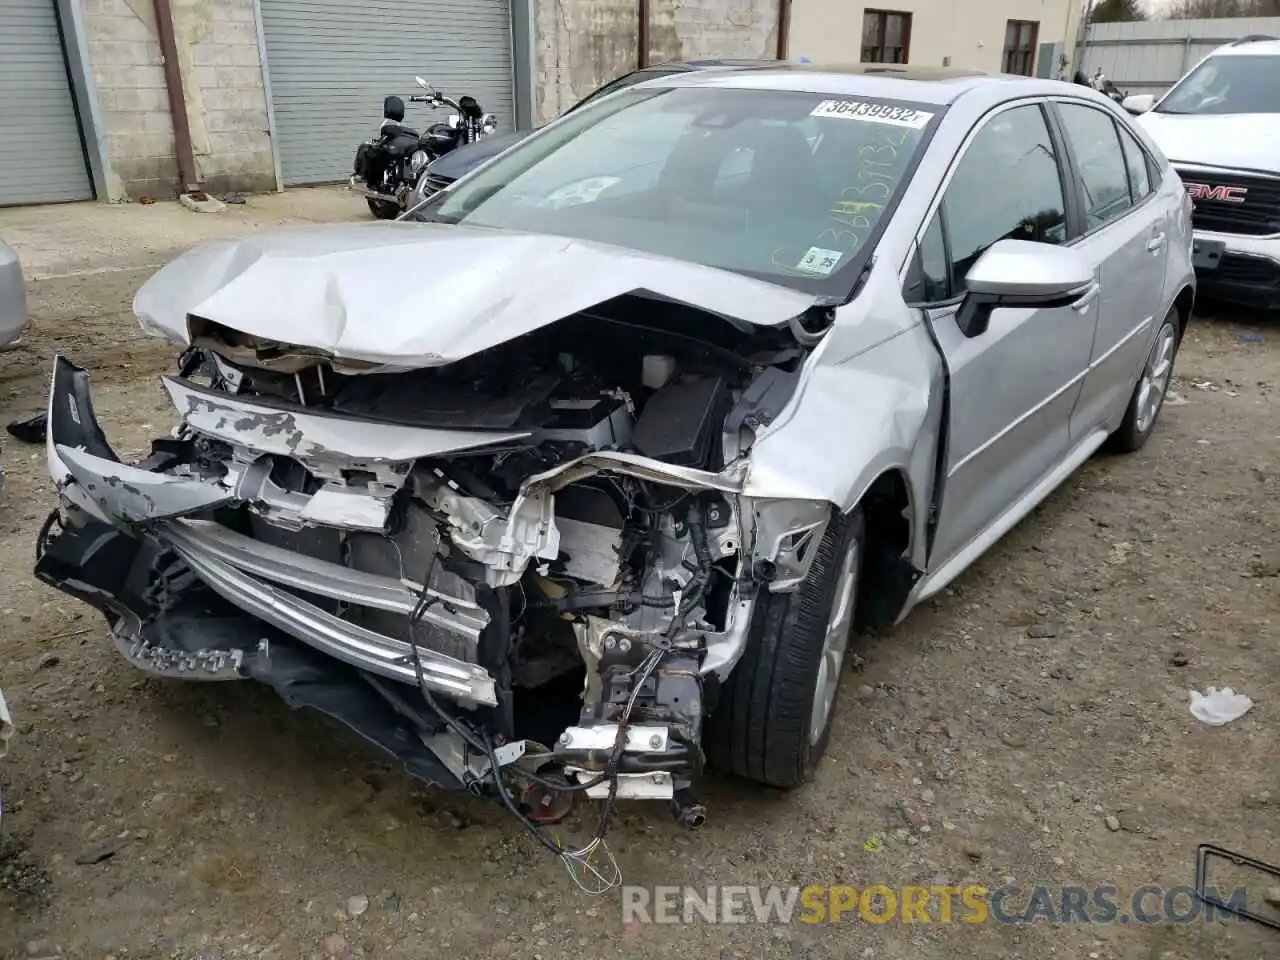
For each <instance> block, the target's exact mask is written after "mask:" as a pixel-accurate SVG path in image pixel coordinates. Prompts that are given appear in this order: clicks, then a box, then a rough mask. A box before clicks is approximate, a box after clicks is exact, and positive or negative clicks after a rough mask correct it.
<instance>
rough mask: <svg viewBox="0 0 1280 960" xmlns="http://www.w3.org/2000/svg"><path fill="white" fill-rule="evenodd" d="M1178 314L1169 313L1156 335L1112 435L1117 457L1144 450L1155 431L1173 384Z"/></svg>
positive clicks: (1112, 446)
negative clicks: (1122, 416)
mask: <svg viewBox="0 0 1280 960" xmlns="http://www.w3.org/2000/svg"><path fill="white" fill-rule="evenodd" d="M1178 319H1179V318H1178V312H1177V310H1176V309H1174V310H1170V311H1169V315H1168V316H1167V317H1165V318H1164V323H1162V324H1161V325H1160V329H1159V330H1158V331H1156V339H1155V342H1154V343H1152V344H1151V352H1150V353H1148V354H1147V362H1146V363H1144V364H1143V366H1142V374H1141V375H1140V376H1139V377H1138V383H1137V385H1136V386H1135V387H1134V388H1133V394H1132V396H1130V398H1129V408H1128V409H1127V410H1126V411H1125V414H1124V420H1122V421H1121V423H1120V427H1119V429H1118V430H1116V432H1115V433H1113V434H1112V435H1111V438H1110V441H1109V442H1110V446H1111V448H1112V449H1113V450H1115V451H1116V452H1117V453H1134V452H1136V451H1138V450H1141V449H1142V448H1143V446H1145V445H1146V442H1147V440H1148V439H1150V437H1151V433H1152V431H1153V430H1154V429H1155V426H1156V420H1158V419H1159V417H1160V411H1161V410H1162V409H1164V398H1165V395H1166V394H1167V393H1168V392H1169V384H1170V383H1171V382H1172V381H1173V361H1174V360H1175V359H1176V358H1177V356H1178V340H1179V334H1178V327H1179V324H1178Z"/></svg>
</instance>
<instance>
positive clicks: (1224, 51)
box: [1209, 34, 1280, 57]
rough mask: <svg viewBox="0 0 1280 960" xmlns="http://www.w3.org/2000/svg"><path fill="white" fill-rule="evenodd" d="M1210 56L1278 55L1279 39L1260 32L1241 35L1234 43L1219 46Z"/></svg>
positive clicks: (1279, 48)
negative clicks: (1265, 35)
mask: <svg viewBox="0 0 1280 960" xmlns="http://www.w3.org/2000/svg"><path fill="white" fill-rule="evenodd" d="M1209 56H1211V57H1280V39H1277V38H1275V37H1264V36H1262V35H1260V34H1255V35H1253V36H1248V37H1242V38H1240V39H1239V40H1236V41H1235V42H1234V43H1229V44H1227V45H1226V46H1224V47H1219V48H1218V49H1217V50H1214V51H1213V53H1211V54H1209Z"/></svg>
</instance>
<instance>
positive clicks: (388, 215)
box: [365, 197, 400, 220]
mask: <svg viewBox="0 0 1280 960" xmlns="http://www.w3.org/2000/svg"><path fill="white" fill-rule="evenodd" d="M365 201H366V202H367V203H368V204H369V212H370V213H372V214H373V215H374V216H375V217H377V218H378V219H379V220H394V219H395V218H396V217H398V216H400V208H399V207H398V206H396V205H395V204H394V203H391V202H390V201H388V200H374V199H373V198H372V197H365Z"/></svg>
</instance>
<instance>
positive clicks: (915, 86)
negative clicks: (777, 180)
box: [645, 60, 1061, 104]
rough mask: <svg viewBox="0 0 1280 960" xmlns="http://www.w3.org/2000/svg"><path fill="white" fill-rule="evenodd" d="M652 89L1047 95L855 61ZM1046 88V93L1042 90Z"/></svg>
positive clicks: (783, 66) (668, 80)
mask: <svg viewBox="0 0 1280 960" xmlns="http://www.w3.org/2000/svg"><path fill="white" fill-rule="evenodd" d="M645 82H646V84H649V85H653V86H714V87H725V88H734V87H738V88H748V89H767V90H796V91H804V92H807V93H823V94H837V95H843V96H850V95H852V96H871V97H885V98H888V99H897V100H914V101H917V102H924V103H937V104H947V103H951V102H952V101H954V100H955V99H956V98H957V97H959V96H960V95H961V94H963V93H965V92H967V91H969V90H973V89H975V88H977V87H982V86H990V85H992V84H1011V83H1023V84H1026V85H1027V86H1028V89H1027V93H1029V94H1036V93H1039V94H1045V93H1050V92H1053V88H1057V87H1060V86H1061V84H1060V83H1058V82H1056V81H1052V80H1035V79H1033V78H1030V77H1022V76H1013V75H1010V74H1003V73H984V72H982V71H980V70H965V69H961V68H958V67H922V66H912V65H909V64H889V63H859V64H850V65H835V64H819V63H798V62H795V61H789V60H770V61H753V62H751V65H750V66H749V67H743V68H740V69H733V68H732V66H729V67H726V68H719V69H710V70H699V69H691V70H688V71H676V72H672V73H668V74H667V75H666V76H662V77H657V78H655V79H653V80H648V81H645ZM1046 88H1047V89H1046Z"/></svg>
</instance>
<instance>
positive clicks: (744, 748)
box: [704, 508, 866, 788]
mask: <svg viewBox="0 0 1280 960" xmlns="http://www.w3.org/2000/svg"><path fill="white" fill-rule="evenodd" d="M865 548H866V523H865V521H864V519H863V515H862V510H861V508H855V509H854V510H853V511H851V512H850V513H848V514H845V515H843V516H837V517H835V518H833V519H832V522H831V524H830V525H829V526H828V527H827V531H826V534H825V535H824V536H823V538H822V542H821V543H820V544H819V546H818V553H817V555H816V556H815V557H814V558H813V566H812V567H810V569H809V575H808V576H807V577H806V578H805V581H804V583H802V584H801V585H800V587H799V588H798V589H797V590H795V591H794V592H792V593H768V592H765V591H763V590H762V591H761V592H760V594H759V596H758V598H757V600H756V605H755V609H754V611H753V613H752V619H751V625H750V628H749V631H748V635H747V648H746V650H745V651H744V652H743V654H742V659H741V660H739V661H738V664H737V666H735V667H734V669H733V672H732V673H731V674H730V675H729V678H728V680H727V681H726V682H725V685H724V688H723V689H722V690H721V696H720V702H719V703H718V704H717V706H716V709H715V710H714V711H712V713H711V715H710V716H709V717H708V718H707V735H706V738H705V739H704V743H705V745H706V750H707V757H708V759H709V760H710V761H711V763H712V764H714V765H715V766H717V767H719V768H721V769H722V770H725V771H727V772H729V773H733V774H735V775H737V776H740V777H745V778H746V779H748V780H755V781H756V782H758V783H763V784H767V785H768V786H773V787H783V788H789V787H795V786H798V785H799V784H801V783H804V782H805V781H807V780H810V779H812V777H813V773H814V771H815V770H816V769H817V766H818V761H819V760H821V759H822V755H823V753H824V752H825V751H826V748H827V741H828V740H829V739H830V737H831V719H832V717H833V716H834V714H835V704H836V698H837V695H838V694H839V691H840V680H841V675H842V667H843V666H844V659H845V651H846V650H847V649H848V646H849V637H850V634H851V633H852V629H853V620H854V609H855V606H856V604H857V599H858V585H859V581H860V579H861V576H862V560H863V555H864V553H865Z"/></svg>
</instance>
